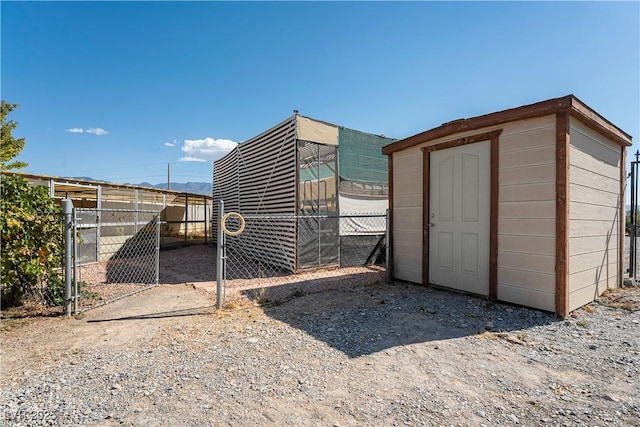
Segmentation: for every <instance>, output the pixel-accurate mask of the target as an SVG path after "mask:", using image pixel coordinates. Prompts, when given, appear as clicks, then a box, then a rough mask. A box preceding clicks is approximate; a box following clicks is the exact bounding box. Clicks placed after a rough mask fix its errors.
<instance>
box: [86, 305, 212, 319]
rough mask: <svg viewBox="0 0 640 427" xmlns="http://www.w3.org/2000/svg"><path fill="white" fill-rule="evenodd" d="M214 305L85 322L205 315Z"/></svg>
mask: <svg viewBox="0 0 640 427" xmlns="http://www.w3.org/2000/svg"><path fill="white" fill-rule="evenodd" d="M214 308H215V306H204V307H195V308H188V309H183V310H173V311H163V312H159V313H149V314H136V315H133V316H124V317H114V318H110V319H92V320H87V323H101V322H117V321H122V320H143V319H164V318H168V317H185V316H205V315H209V314H211V313H212V312H213V310H214Z"/></svg>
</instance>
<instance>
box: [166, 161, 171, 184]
mask: <svg viewBox="0 0 640 427" xmlns="http://www.w3.org/2000/svg"><path fill="white" fill-rule="evenodd" d="M167 190H171V163H167Z"/></svg>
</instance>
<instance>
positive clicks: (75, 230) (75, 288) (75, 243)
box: [73, 209, 78, 314]
mask: <svg viewBox="0 0 640 427" xmlns="http://www.w3.org/2000/svg"><path fill="white" fill-rule="evenodd" d="M73 314H78V217H77V216H76V210H75V209H73Z"/></svg>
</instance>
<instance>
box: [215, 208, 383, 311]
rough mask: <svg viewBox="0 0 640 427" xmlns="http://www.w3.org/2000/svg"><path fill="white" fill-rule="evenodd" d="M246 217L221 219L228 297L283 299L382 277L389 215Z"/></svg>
mask: <svg viewBox="0 0 640 427" xmlns="http://www.w3.org/2000/svg"><path fill="white" fill-rule="evenodd" d="M243 219H244V224H242V223H241V221H240V220H239V219H238V218H237V217H229V218H228V219H226V220H225V221H224V222H223V226H224V227H225V229H226V231H227V234H226V236H225V242H224V245H223V253H222V257H223V258H224V260H225V262H224V283H225V293H226V302H227V303H233V302H234V301H235V300H236V299H249V300H253V301H256V300H257V301H258V302H263V301H265V300H281V299H284V298H288V297H290V296H292V295H296V294H300V293H307V292H314V291H317V290H321V289H327V288H330V287H334V286H352V285H359V284H367V283H372V282H381V281H383V280H384V276H385V268H384V266H385V256H384V254H385V250H386V241H385V233H386V216H385V215H358V216H347V217H338V216H329V215H315V216H313V215H277V216H273V215H271V216H269V215H247V216H245V217H243ZM343 231H344V233H345V234H344V235H341V232H343ZM347 233H348V234H347Z"/></svg>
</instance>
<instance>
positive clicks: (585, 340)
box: [0, 283, 640, 426]
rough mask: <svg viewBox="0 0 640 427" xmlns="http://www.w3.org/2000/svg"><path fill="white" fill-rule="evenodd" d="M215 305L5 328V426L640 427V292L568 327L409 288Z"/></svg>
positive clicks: (183, 300) (136, 309)
mask: <svg viewBox="0 0 640 427" xmlns="http://www.w3.org/2000/svg"><path fill="white" fill-rule="evenodd" d="M212 304H213V302H212V301H211V298H210V296H208V295H207V294H206V293H204V292H200V291H197V290H195V289H193V288H192V287H189V286H185V285H172V286H168V285H165V286H160V287H156V288H153V289H151V290H148V291H145V292H143V293H140V294H137V295H135V296H132V297H129V298H126V299H123V300H120V301H117V302H115V303H113V304H111V305H108V306H104V307H101V308H98V309H95V310H92V311H90V312H88V313H87V314H86V315H84V317H82V318H80V319H74V318H70V319H62V318H49V319H38V320H24V321H20V320H10V321H8V320H4V321H3V322H2V333H1V334H0V338H1V344H2V347H1V350H0V356H1V357H2V376H1V379H0V387H1V392H0V405H1V406H2V410H3V418H2V419H3V420H4V423H5V425H15V426H22V425H69V426H77V425H98V426H112V425H133V426H161V425H164V426H178V425H180V426H202V425H215V426H218V425H220V426H223V425H243V426H244V425H327V426H349V425H370V426H382V425H385V426H387V425H388V426H395V425H411V426H413V425H462V426H466V425H473V426H482V425H486V426H494V425H522V426H531V425H545V426H546V425H559V426H574V425H575V426H578V425H579V426H583V425H589V426H608V425H612V426H634V425H640V329H639V328H640V290H639V289H632V290H620V291H616V292H612V293H610V294H609V295H608V296H607V297H605V298H602V299H601V300H600V301H598V302H596V303H593V304H591V305H589V306H587V307H585V308H583V309H580V310H577V311H576V312H574V313H573V314H572V316H571V317H569V318H568V319H567V320H559V319H557V318H555V317H553V316H552V315H549V314H546V313H542V312H539V311H535V310H530V309H525V308H520V307H514V306H509V305H503V304H491V303H488V302H487V301H486V300H483V299H480V298H475V297H469V296H464V295H460V294H455V293H450V292H444V291H438V290H434V289H430V288H424V287H420V286H413V285H406V284H399V283H397V284H395V285H392V286H386V285H380V284H370V285H367V286H356V287H343V288H332V289H329V290H327V291H326V292H322V293H309V294H303V295H298V296H297V297H296V298H293V299H290V300H288V301H286V302H281V303H279V304H271V305H268V306H262V307H258V306H249V307H242V308H237V309H234V310H223V311H215V310H214V309H213V308H212Z"/></svg>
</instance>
